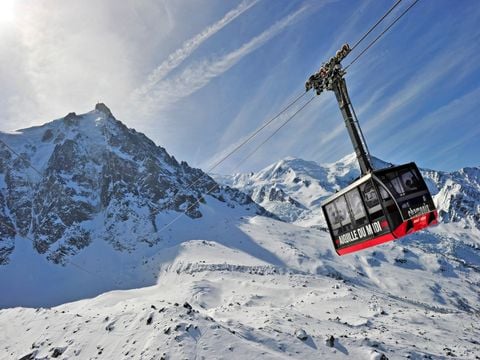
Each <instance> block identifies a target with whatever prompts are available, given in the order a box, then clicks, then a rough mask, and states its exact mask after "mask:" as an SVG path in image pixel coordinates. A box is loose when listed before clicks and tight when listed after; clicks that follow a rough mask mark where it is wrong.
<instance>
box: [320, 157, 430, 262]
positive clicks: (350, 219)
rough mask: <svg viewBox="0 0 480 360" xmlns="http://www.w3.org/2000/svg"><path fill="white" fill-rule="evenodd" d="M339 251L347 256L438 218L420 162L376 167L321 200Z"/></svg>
mask: <svg viewBox="0 0 480 360" xmlns="http://www.w3.org/2000/svg"><path fill="white" fill-rule="evenodd" d="M322 210H323V213H324V215H325V219H326V220H327V225H328V229H329V230H330V234H331V237H332V240H333V246H334V248H335V251H336V252H337V254H339V255H345V254H348V253H351V252H355V251H358V250H362V249H366V248H368V247H371V246H375V245H379V244H382V243H385V242H387V241H391V240H395V239H398V238H401V237H403V236H405V235H407V234H410V233H412V232H415V231H418V230H421V229H424V228H426V227H427V226H430V225H432V224H434V223H436V222H437V211H436V209H435V205H434V203H433V200H432V197H431V195H430V193H429V191H428V188H427V185H426V184H425V181H424V180H423V178H422V176H421V174H420V171H418V168H417V166H416V165H415V163H409V164H405V165H400V166H394V167H390V168H386V169H381V170H374V171H372V172H371V173H369V174H367V175H365V176H362V177H361V178H360V179H358V180H357V181H355V182H353V183H352V184H350V185H349V186H347V187H346V188H344V189H343V190H341V191H339V192H337V193H336V194H334V195H333V196H331V197H330V198H328V199H327V200H326V201H324V202H323V203H322Z"/></svg>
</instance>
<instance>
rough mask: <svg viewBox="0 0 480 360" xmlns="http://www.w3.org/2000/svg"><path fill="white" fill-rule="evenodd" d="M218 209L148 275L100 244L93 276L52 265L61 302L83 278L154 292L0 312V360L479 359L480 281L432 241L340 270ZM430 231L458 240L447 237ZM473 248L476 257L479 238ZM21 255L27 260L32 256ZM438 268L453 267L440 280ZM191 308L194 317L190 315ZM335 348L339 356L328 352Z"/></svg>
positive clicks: (303, 237) (289, 230) (298, 235)
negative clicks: (49, 359) (24, 359)
mask: <svg viewBox="0 0 480 360" xmlns="http://www.w3.org/2000/svg"><path fill="white" fill-rule="evenodd" d="M207 204H208V203H207ZM212 204H213V203H210V205H209V206H214V205H212ZM215 206H217V205H215ZM215 210H216V211H212V212H210V213H208V212H206V214H208V215H206V216H205V219H202V220H191V219H188V218H183V219H182V223H180V224H176V225H175V226H174V228H173V230H172V231H171V232H169V237H168V238H166V239H164V244H163V245H162V246H164V248H163V249H162V250H161V251H159V249H158V248H157V249H152V248H148V247H146V248H145V249H144V250H145V251H144V252H143V255H142V258H143V259H144V261H143V263H142V265H141V266H139V265H138V262H137V267H135V265H134V264H135V261H134V259H138V256H139V254H138V253H130V254H123V253H114V255H115V256H116V257H120V256H121V257H123V258H122V259H121V260H120V261H123V267H119V266H118V265H119V261H118V260H119V259H116V260H115V259H111V258H107V257H106V255H107V254H109V256H110V257H111V256H112V253H111V250H110V251H109V249H108V248H104V249H102V246H106V245H105V243H104V242H95V245H94V246H93V247H92V248H91V250H90V248H89V249H87V250H86V251H85V252H83V253H81V254H80V255H78V256H76V257H75V260H76V262H78V263H79V264H81V265H82V266H84V267H85V268H86V269H89V271H91V272H92V273H93V274H94V275H93V276H91V275H90V276H89V275H87V274H84V273H83V272H81V271H77V272H76V275H74V271H73V270H74V269H73V268H70V267H68V266H67V267H58V266H55V265H51V264H50V265H51V267H52V269H55V268H59V269H60V270H61V271H59V272H58V273H56V275H57V276H60V277H63V280H60V279H58V278H57V280H55V278H53V277H51V276H52V275H54V274H55V273H54V272H53V271H52V272H51V273H50V274H49V281H50V282H53V283H54V284H55V286H56V287H57V288H58V291H64V290H65V289H66V290H68V288H69V287H68V286H67V284H66V283H65V279H67V278H69V277H70V279H75V277H77V281H79V279H78V277H79V276H80V274H82V277H83V276H85V278H84V280H85V282H88V283H89V284H88V286H89V287H95V286H100V284H101V283H102V282H103V283H105V282H106V281H110V282H114V281H123V282H124V284H123V285H126V280H125V277H127V276H126V275H129V276H130V283H131V284H133V283H135V282H137V286H138V284H139V280H140V278H141V277H142V275H143V276H144V279H143V281H145V283H144V286H146V285H150V286H148V287H143V288H139V289H131V290H115V291H110V292H105V293H103V294H101V295H99V296H97V297H95V298H92V299H84V300H80V301H76V302H72V303H67V304H63V305H59V306H56V307H53V308H37V309H34V308H31V309H29V308H12V309H4V310H1V311H0V324H8V326H7V327H6V329H7V330H6V331H4V332H2V333H1V334H0V344H4V345H2V346H0V355H1V354H3V355H2V356H3V357H4V358H8V357H13V358H19V357H20V356H23V355H26V354H28V353H29V352H32V351H37V354H36V356H37V358H42V357H46V356H51V355H52V352H53V351H54V350H52V349H54V348H57V347H58V348H65V352H64V354H63V355H62V356H64V358H77V357H78V358H80V359H82V358H92V357H94V356H98V355H99V353H101V355H102V356H104V357H105V358H129V357H131V358H134V359H137V358H139V359H140V358H160V357H161V356H162V354H164V353H165V356H166V358H169V359H184V358H195V357H197V358H199V359H200V358H202V357H203V358H205V359H207V358H224V357H227V356H228V357H229V358H233V359H235V358H238V359H244V358H267V359H268V358H271V359H281V358H305V359H310V358H311V359H318V358H331V359H335V358H342V357H345V356H348V357H352V358H357V359H370V358H378V357H379V356H381V354H385V355H386V356H387V357H388V358H390V359H396V358H398V359H401V358H405V357H407V356H410V357H411V358H423V357H425V356H426V357H428V356H431V357H432V358H438V357H443V356H446V355H447V352H449V351H450V352H451V353H452V354H454V355H455V356H456V357H458V358H464V359H469V358H474V356H475V355H476V354H477V352H476V351H478V342H477V340H476V339H478V337H479V336H480V328H479V327H478V322H477V320H476V317H475V313H477V312H478V311H479V309H478V294H479V293H478V284H479V282H480V273H479V272H477V271H475V270H473V269H470V268H468V267H465V266H463V265H462V264H460V263H458V262H454V261H451V260H449V259H448V257H444V256H443V255H442V254H441V253H440V252H438V250H435V251H429V248H428V246H425V247H424V246H423V245H422V244H424V243H425V242H426V239H427V238H428V237H429V236H431V235H430V234H428V233H422V234H418V235H413V236H411V237H409V238H407V239H406V240H400V241H397V242H394V243H390V244H385V245H383V246H380V247H377V248H376V249H375V250H372V251H364V252H362V253H360V254H359V255H353V256H346V257H342V258H339V257H337V256H336V255H333V253H332V250H331V247H330V240H329V238H328V236H327V234H326V233H325V232H323V231H321V230H316V229H308V228H303V227H299V226H296V225H293V224H288V223H283V222H279V221H276V220H273V219H270V218H265V217H260V216H256V217H245V216H240V217H237V215H238V214H231V217H224V215H225V210H224V211H223V212H222V211H220V209H215ZM222 218H223V221H222V220H221V219H222ZM164 220H165V221H167V220H168V219H164ZM187 225H188V226H187ZM449 226H450V227H454V225H453V224H449ZM235 229H236V231H235ZM435 231H437V232H438V233H442V234H446V233H449V231H450V229H443V226H442V225H441V226H438V227H437V228H436V229H435ZM444 231H445V233H444ZM457 231H459V232H461V229H457ZM469 240H470V241H472V242H473V241H474V242H475V244H477V245H478V244H480V241H479V237H478V236H477V235H475V236H470V238H469ZM244 242H245V243H244ZM427 245H428V244H427ZM148 249H149V250H150V251H148ZM259 249H262V251H259ZM21 250H22V251H26V250H28V246H26V243H25V247H24V248H23V249H21ZM16 251H20V250H16ZM30 251H31V250H30ZM148 253H150V254H148ZM274 254H275V255H274ZM16 256H20V254H18V253H17V255H16ZM21 256H22V258H23V259H26V260H27V261H33V263H32V264H31V265H32V267H31V268H30V271H31V270H32V269H35V266H38V264H35V259H36V261H38V259H39V257H38V256H37V257H36V258H35V257H34V256H33V254H32V256H31V258H29V257H28V254H25V253H24V254H21ZM94 258H96V260H95V261H94V260H93V259H94ZM40 259H41V258H40ZM396 259H406V262H405V263H402V262H398V261H396ZM442 266H444V267H446V266H448V268H446V270H445V271H440V270H439V269H440V267H442ZM115 267H116V268H117V270H118V271H117V272H116V273H115V271H114V268H115ZM77 270H78V269H77ZM26 271H27V270H26ZM114 274H116V275H117V277H115V276H114ZM148 274H151V276H149V275H148ZM147 278H149V280H148V279H147ZM147 280H148V281H147ZM140 281H141V280H140ZM1 282H2V284H4V280H2V281H1ZM474 284H477V285H474ZM31 285H32V284H28V285H27V286H31ZM78 285H80V283H78V282H77V283H76V286H78ZM110 285H112V284H110ZM81 286H83V287H86V286H87V284H86V283H84V284H83V285H81ZM53 288H54V287H53V286H52V287H51V288H50V289H49V290H50V291H53ZM38 291H39V295H40V293H41V292H42V293H43V292H44V291H45V290H44V291H42V290H41V289H40V288H38ZM185 302H188V303H189V304H190V305H191V306H192V307H193V309H194V311H192V312H190V313H188V309H187V308H185V307H183V304H184V303H185ZM462 302H463V303H462ZM175 304H177V305H175ZM152 306H153V307H154V308H155V309H154V308H152ZM162 309H163V310H162ZM160 310H161V311H160ZM149 318H151V323H150V324H149V325H148V324H147V320H148V319H149ZM168 328H170V330H169V331H167V329H168ZM299 329H303V330H304V331H305V332H306V334H307V335H308V337H307V339H305V340H304V341H302V340H299V339H298V337H297V331H298V330H299ZM18 333H22V334H28V336H27V335H26V336H20V337H18V336H15V335H16V334H18ZM332 335H333V336H334V338H335V342H334V346H333V347H330V346H328V345H327V344H326V342H325V339H326V338H327V337H329V336H332ZM32 343H33V345H32ZM32 346H33V348H32ZM446 349H448V350H446ZM2 356H0V357H2Z"/></svg>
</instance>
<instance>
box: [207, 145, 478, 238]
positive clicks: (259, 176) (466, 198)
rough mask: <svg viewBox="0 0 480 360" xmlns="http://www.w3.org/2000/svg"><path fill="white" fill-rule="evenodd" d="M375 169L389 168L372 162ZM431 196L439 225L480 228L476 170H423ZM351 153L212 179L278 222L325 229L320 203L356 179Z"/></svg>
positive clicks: (285, 162)
mask: <svg viewBox="0 0 480 360" xmlns="http://www.w3.org/2000/svg"><path fill="white" fill-rule="evenodd" d="M373 162H374V166H375V167H376V168H383V167H386V166H389V165H390V164H389V163H386V162H384V161H382V160H380V159H377V158H373ZM422 173H423V175H424V177H425V180H426V181H427V185H428V187H429V189H430V191H431V193H432V195H434V201H435V203H436V204H437V208H438V210H439V214H440V218H441V221H442V222H444V223H449V222H461V223H462V224H464V226H466V227H467V228H469V227H473V228H477V229H480V221H479V220H480V167H469V168H464V169H460V170H458V171H454V172H451V173H448V172H442V171H434V170H422ZM359 175H360V170H359V167H358V163H357V160H356V157H355V154H354V153H353V154H350V155H347V156H346V157H344V158H343V159H341V160H339V161H337V162H335V163H332V164H325V165H320V164H317V163H315V162H313V161H305V160H302V159H296V158H286V159H283V160H280V161H278V162H276V163H274V164H272V165H270V166H267V167H266V168H264V169H263V170H260V171H258V172H257V173H249V174H235V175H232V176H218V175H213V177H214V178H216V179H217V180H218V181H220V182H222V183H225V184H228V185H229V186H231V187H233V188H236V189H239V190H241V191H243V192H245V193H246V194H248V195H250V196H251V197H252V199H253V200H254V201H255V202H257V203H258V204H260V205H262V206H263V207H264V208H265V209H267V210H269V211H270V212H272V213H273V214H275V215H277V216H278V217H279V218H281V219H283V220H285V221H288V222H293V223H295V224H298V225H302V226H314V225H318V226H325V220H324V218H323V214H322V211H321V207H320V205H321V202H322V201H323V200H324V199H326V198H327V197H329V196H330V195H332V194H333V193H334V192H335V191H337V190H339V189H341V188H343V187H345V186H347V185H348V184H350V183H351V182H352V181H353V180H354V179H356V178H358V177H359Z"/></svg>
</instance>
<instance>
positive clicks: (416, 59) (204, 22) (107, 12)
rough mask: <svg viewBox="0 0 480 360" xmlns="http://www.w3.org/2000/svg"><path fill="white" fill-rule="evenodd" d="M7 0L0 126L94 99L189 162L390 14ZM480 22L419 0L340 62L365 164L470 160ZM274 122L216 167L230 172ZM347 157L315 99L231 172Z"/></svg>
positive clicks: (330, 110)
mask: <svg viewBox="0 0 480 360" xmlns="http://www.w3.org/2000/svg"><path fill="white" fill-rule="evenodd" d="M410 3H411V1H410V2H406V3H405V4H401V5H400V7H399V9H396V10H395V11H394V12H393V13H392V14H391V16H392V17H388V18H387V19H386V23H385V24H388V23H389V20H390V21H391V20H392V19H393V18H394V17H395V16H397V15H398V14H399V13H400V11H403V9H405V7H407V6H408V5H409V4H410ZM10 4H11V8H9V12H8V16H6V15H5V16H3V17H0V39H2V40H4V41H2V42H1V43H2V45H0V54H2V59H8V61H4V62H3V65H4V66H2V70H0V79H2V82H3V84H4V86H3V89H2V97H1V99H2V100H0V103H1V105H2V106H1V107H0V118H1V119H2V122H1V126H0V131H2V132H6V131H12V130H15V129H20V128H28V127H31V126H38V125H41V124H43V123H46V122H49V121H51V120H53V119H58V118H59V117H62V116H65V115H66V114H67V113H69V112H72V111H74V112H76V113H84V112H86V111H85V110H86V109H87V108H88V107H89V106H91V105H89V104H92V105H93V104H95V102H104V103H106V104H107V106H109V107H110V108H111V109H112V112H113V114H114V115H115V116H116V118H117V119H118V120H120V121H122V122H123V123H124V124H125V125H126V126H128V127H129V128H134V129H136V130H137V131H139V132H142V133H144V134H145V135H146V136H147V137H149V138H150V139H152V140H153V141H154V142H155V143H156V144H157V145H159V146H162V147H165V149H166V150H167V151H168V152H169V153H170V154H172V155H174V156H175V157H176V158H179V159H183V160H185V161H187V162H188V163H189V164H191V165H192V166H194V167H199V168H202V169H207V168H209V166H210V165H211V164H213V163H215V161H216V159H218V158H219V157H221V156H222V155H223V154H225V153H226V152H227V151H228V150H229V149H231V148H232V147H233V146H235V145H236V144H238V143H239V142H240V141H241V140H242V139H244V138H245V137H247V136H248V135H249V134H250V133H252V131H254V130H255V129H256V128H258V127H259V126H260V125H261V124H262V123H263V122H264V121H266V120H267V119H269V118H270V117H271V116H272V115H273V114H275V113H276V112H278V111H279V110H280V109H281V108H282V107H283V106H285V104H287V103H289V102H290V100H291V99H292V98H293V97H294V95H295V94H296V93H297V92H298V91H299V90H300V89H302V88H303V83H304V81H305V80H306V79H307V78H308V76H309V75H310V74H312V73H313V72H315V71H316V69H318V67H319V66H320V65H321V63H322V62H323V61H325V60H327V59H328V58H330V57H331V56H332V55H334V53H335V51H336V50H337V48H339V47H340V46H341V45H342V44H343V43H344V42H350V44H352V43H353V42H354V41H356V40H357V39H358V37H359V36H360V35H359V34H362V33H364V32H365V31H366V30H367V29H368V28H369V27H370V26H371V25H372V24H373V23H374V21H375V20H376V19H378V17H379V16H380V15H382V14H383V13H384V12H385V11H386V10H387V9H388V8H389V7H390V6H391V3H390V2H389V3H386V2H375V1H354V2H349V3H342V2H339V1H322V2H311V1H293V2H289V3H288V6H281V4H278V3H272V2H268V1H265V0H263V1H261V0H251V1H235V2H233V3H224V2H221V1H213V2H199V3H196V4H194V5H192V4H185V3H178V2H168V1H164V2H161V3H155V2H153V1H146V2H142V3H141V4H140V3H136V4H135V3H134V2H125V3H122V4H118V3H117V2H113V1H107V2H104V3H102V4H95V5H93V2H91V1H83V2H82V1H72V2H70V3H69V5H65V4H63V3H58V2H53V1H48V0H45V1H35V2H34V1H23V2H20V1H18V0H13V1H10ZM92 8H94V9H95V12H93V13H92V11H91V9H92ZM47 9H48V11H50V12H47ZM4 13H5V12H4ZM5 14H6V13H5ZM479 15H480V6H478V4H477V3H475V2H464V3H462V7H459V6H454V5H452V2H449V1H446V0H444V1H437V2H435V3H430V2H426V1H420V2H419V3H418V5H416V6H415V7H414V8H412V10H411V11H410V12H409V13H408V15H406V16H405V17H404V18H402V19H401V20H400V21H399V22H398V23H397V24H396V25H395V26H394V27H393V28H392V29H391V30H390V31H389V32H388V33H386V35H385V36H384V38H382V39H381V41H379V42H378V43H377V44H375V46H373V47H372V48H371V49H370V50H369V52H367V53H366V55H365V56H364V57H362V58H361V59H360V60H359V61H358V62H357V63H356V64H355V65H354V66H352V68H351V70H350V69H349V72H348V73H347V75H346V80H347V85H348V86H349V93H350V96H351V98H352V103H353V106H354V108H355V109H356V111H357V113H358V115H359V121H360V124H361V126H362V129H363V131H364V133H365V137H366V140H367V143H368V145H369V148H370V150H371V154H372V155H373V156H375V157H378V158H380V159H382V160H384V161H387V162H392V163H405V162H409V161H415V162H416V163H417V164H418V165H419V167H422V168H429V169H435V170H442V171H455V170H458V169H460V168H463V167H468V166H479V161H478V160H479V158H478V154H479V153H480V144H479V142H478V141H477V138H478V135H480V126H478V124H477V123H476V116H475V105H477V104H478V99H479V98H480V96H479V95H480V69H479V67H478V65H477V63H478V60H479V56H480V51H478V50H479V45H478V42H476V41H474V39H475V38H477V37H478V36H479V35H480V30H479V29H478V27H477V26H476V19H477V18H478V16H479ZM119 18H121V19H123V20H122V23H121V26H119V24H120V23H119V22H118V21H117V20H118V19H119ZM184 18H188V19H189V21H188V22H184V21H182V19H184ZM159 20H161V21H159ZM383 27H384V26H383ZM380 30H381V29H379V31H380ZM375 36H376V34H372V35H371V36H370V37H369V38H367V40H366V42H365V43H363V44H362V45H363V46H364V45H365V44H367V43H368V42H369V41H370V40H372V39H373V38H374V37H375ZM286 44H288V47H286V46H287V45H286ZM285 49H291V51H287V52H286V51H285ZM361 49H362V46H360V50H361ZM353 56H356V53H355V54H352V58H353ZM399 59H401V61H398V60H399ZM347 63H348V62H347ZM459 69H460V70H459ZM87 111H88V110H87ZM192 114H194V115H192ZM192 116H194V119H193V120H192ZM280 121H281V119H279V121H277V122H275V123H274V126H272V127H271V128H268V129H267V130H268V131H266V132H265V133H262V136H259V137H258V138H257V139H256V141H253V142H252V143H250V144H249V146H247V147H245V149H242V151H240V152H239V153H238V154H236V156H233V157H232V158H231V159H229V161H228V162H226V163H225V164H224V165H223V166H222V167H221V168H220V169H219V170H220V171H218V172H219V173H222V174H229V173H231V172H232V169H234V168H235V167H236V165H237V164H238V163H239V161H241V160H242V159H243V158H244V157H245V156H246V155H247V154H248V153H249V152H250V151H251V150H252V149H253V148H255V147H256V146H257V145H258V144H259V143H260V142H261V141H262V140H263V139H265V138H266V137H267V136H268V135H270V134H271V133H272V132H273V131H274V130H275V129H276V127H277V126H278V124H279V123H280ZM292 134H294V136H292ZM352 152H353V148H352V145H351V143H350V141H349V138H348V135H347V132H346V131H345V128H344V124H343V120H342V119H341V115H340V111H339V109H338V106H337V104H336V101H335V99H334V96H333V94H332V93H330V92H328V93H323V94H321V96H318V97H317V98H316V99H315V100H314V101H313V102H312V104H311V105H310V107H309V108H307V109H305V110H304V111H302V113H300V114H299V116H298V118H296V119H295V121H294V122H293V123H291V124H289V125H288V127H287V128H285V129H283V130H282V131H281V132H279V133H278V134H277V136H276V137H275V138H273V139H272V140H271V141H270V142H269V143H268V144H267V145H266V146H264V147H263V148H261V150H260V151H259V152H258V153H257V155H256V156H255V157H254V158H250V159H249V161H248V162H245V163H243V164H242V166H241V167H240V169H239V171H240V172H250V171H258V170H259V169H262V168H264V167H266V166H268V165H270V164H272V163H275V162H277V161H278V160H280V159H283V158H285V157H288V156H292V157H295V158H301V159H305V160H309V161H315V162H316V163H319V164H322V163H332V162H334V161H336V160H338V159H340V158H342V157H344V156H345V155H348V154H351V153H352Z"/></svg>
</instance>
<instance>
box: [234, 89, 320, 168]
mask: <svg viewBox="0 0 480 360" xmlns="http://www.w3.org/2000/svg"><path fill="white" fill-rule="evenodd" d="M315 98H316V96H313V97H312V98H311V99H310V100H308V101H307V102H306V103H305V104H303V105H302V107H301V108H300V109H298V110H297V111H296V112H295V113H294V114H293V115H292V116H290V117H289V118H288V119H287V120H285V121H284V122H283V123H282V124H281V125H280V126H279V127H278V128H277V129H275V131H274V132H273V133H271V134H270V135H269V136H268V137H267V138H266V139H265V140H263V141H262V142H261V143H260V144H259V145H258V146H257V147H255V149H253V151H251V152H250V153H249V154H248V155H247V156H245V157H244V158H243V159H242V160H240V162H239V163H238V164H237V166H236V169H238V168H239V167H240V165H242V164H243V163H244V162H245V161H247V160H248V159H249V158H250V157H252V156H253V155H254V154H255V153H256V152H257V151H258V150H259V149H260V148H261V147H262V146H263V145H265V143H266V142H268V141H269V140H270V139H271V138H272V137H274V136H275V135H276V134H277V133H278V132H279V131H280V130H281V129H282V128H283V127H284V126H285V125H287V124H288V123H289V122H290V121H291V120H292V119H293V118H294V117H295V115H297V114H298V113H299V112H300V111H301V110H303V109H304V108H305V107H306V106H307V105H308V104H310V103H311V102H312V100H313V99H315Z"/></svg>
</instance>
